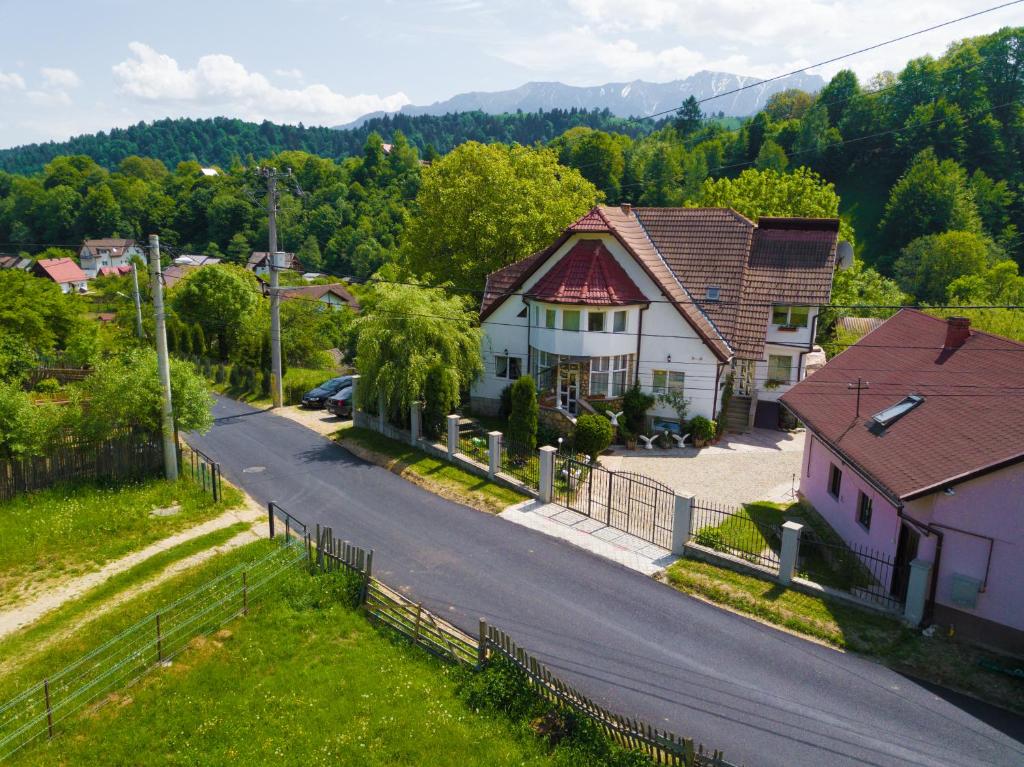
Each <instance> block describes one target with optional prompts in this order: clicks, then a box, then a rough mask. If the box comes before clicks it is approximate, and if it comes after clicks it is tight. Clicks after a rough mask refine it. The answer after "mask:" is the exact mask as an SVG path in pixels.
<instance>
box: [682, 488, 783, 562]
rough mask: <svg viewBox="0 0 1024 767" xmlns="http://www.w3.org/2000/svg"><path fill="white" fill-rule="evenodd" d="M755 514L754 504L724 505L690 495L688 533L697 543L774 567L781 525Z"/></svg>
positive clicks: (780, 543)
mask: <svg viewBox="0 0 1024 767" xmlns="http://www.w3.org/2000/svg"><path fill="white" fill-rule="evenodd" d="M759 517H760V514H759V512H758V509H756V508H752V507H740V506H737V507H726V506H721V505H718V504H714V503H711V502H710V501H705V500H700V499H694V501H693V505H692V507H691V512H690V535H691V536H692V538H693V542H694V543H696V544H698V545H701V546H706V547H708V548H711V549H714V550H715V551H724V552H726V553H729V554H732V555H733V556H735V557H739V558H741V559H745V560H747V561H748V562H751V563H753V564H756V565H761V566H763V567H768V568H772V569H775V570H776V571H778V569H779V550H780V549H781V546H782V528H781V526H780V525H779V523H778V522H776V521H770V520H766V519H761V518H759Z"/></svg>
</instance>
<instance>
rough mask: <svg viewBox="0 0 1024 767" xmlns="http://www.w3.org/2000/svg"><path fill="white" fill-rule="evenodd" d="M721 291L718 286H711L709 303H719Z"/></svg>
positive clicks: (709, 288)
mask: <svg viewBox="0 0 1024 767" xmlns="http://www.w3.org/2000/svg"><path fill="white" fill-rule="evenodd" d="M720 292H721V289H720V288H719V287H718V286H717V285H711V286H709V287H708V301H717V300H718V295H719V293H720Z"/></svg>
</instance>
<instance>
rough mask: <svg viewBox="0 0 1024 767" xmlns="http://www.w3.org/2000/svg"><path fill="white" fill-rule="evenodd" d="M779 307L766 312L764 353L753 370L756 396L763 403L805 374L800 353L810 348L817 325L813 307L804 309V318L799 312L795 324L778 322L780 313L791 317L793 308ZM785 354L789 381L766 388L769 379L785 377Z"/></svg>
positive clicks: (773, 397) (778, 379)
mask: <svg viewBox="0 0 1024 767" xmlns="http://www.w3.org/2000/svg"><path fill="white" fill-rule="evenodd" d="M778 309H779V311H778V312H775V311H772V312H771V313H770V314H769V318H768V330H767V332H766V333H765V346H764V356H763V357H762V358H761V360H760V361H759V362H758V363H757V364H756V366H755V370H754V385H755V387H756V388H757V390H758V393H757V397H758V399H759V400H761V401H763V402H775V401H776V400H778V398H779V397H781V396H782V395H783V394H785V393H786V392H787V391H789V390H790V389H791V388H792V387H793V384H795V383H797V382H798V381H801V380H802V379H803V378H804V377H805V371H804V366H803V362H802V360H801V353H803V352H807V351H810V349H811V348H812V347H813V344H814V328H815V326H816V325H817V319H816V318H817V316H818V309H817V308H816V307H809V308H808V309H807V317H806V320H804V319H803V318H802V317H801V316H800V314H799V313H798V314H797V316H796V319H797V321H798V322H799V323H800V324H798V325H793V324H782V323H780V322H778V320H781V319H782V315H783V314H785V315H786V316H787V317H788V318H789V319H790V320H792V319H793V318H794V315H793V311H794V309H793V308H792V307H778ZM773 357H774V358H775V359H774V360H773V359H772V358H773ZM786 357H789V358H790V364H789V375H788V380H789V383H788V384H782V385H780V386H777V387H775V388H767V387H766V385H765V384H766V382H768V381H769V380H774V381H780V380H784V377H783V375H782V372H783V371H784V370H785V369H786V368H785V365H784V364H783V363H784V359H785V358H786Z"/></svg>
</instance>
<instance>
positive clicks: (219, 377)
mask: <svg viewBox="0 0 1024 767" xmlns="http://www.w3.org/2000/svg"><path fill="white" fill-rule="evenodd" d="M226 377H227V371H226V370H225V369H224V366H223V365H218V366H217V368H216V369H215V370H214V371H213V380H214V382H215V383H219V384H222V383H224V379H225V378H226Z"/></svg>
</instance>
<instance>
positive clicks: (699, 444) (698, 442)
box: [693, 437, 708, 447]
mask: <svg viewBox="0 0 1024 767" xmlns="http://www.w3.org/2000/svg"><path fill="white" fill-rule="evenodd" d="M706 444H708V441H707V440H706V439H697V438H696V437H695V438H694V440H693V446H694V447H704V446H705V445H706Z"/></svg>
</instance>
